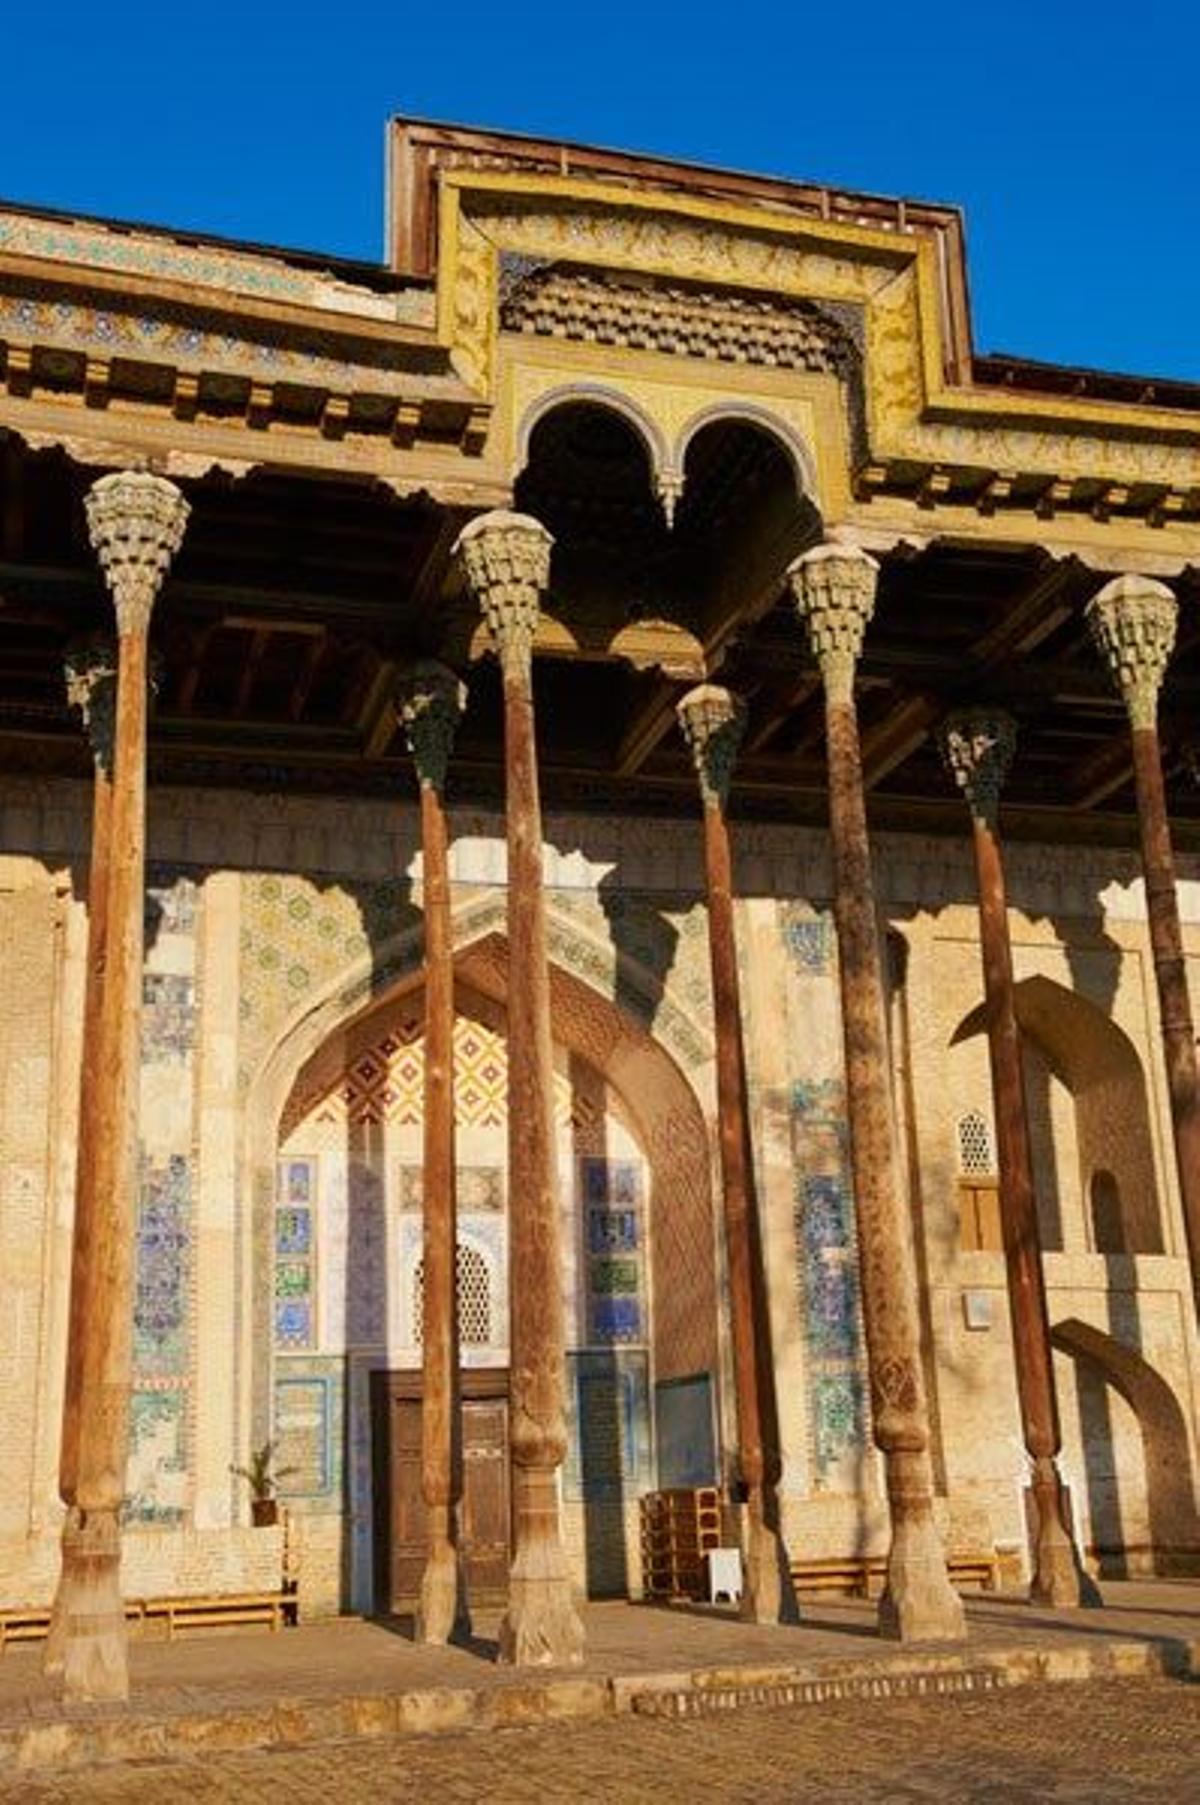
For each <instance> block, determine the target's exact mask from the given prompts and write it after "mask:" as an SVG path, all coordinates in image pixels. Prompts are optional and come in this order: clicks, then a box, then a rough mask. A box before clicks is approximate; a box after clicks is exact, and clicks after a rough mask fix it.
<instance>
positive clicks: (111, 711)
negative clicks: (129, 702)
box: [43, 634, 117, 1675]
mask: <svg viewBox="0 0 1200 1805" xmlns="http://www.w3.org/2000/svg"><path fill="white" fill-rule="evenodd" d="M64 674H65V677H66V685H67V700H68V702H69V703H70V705H71V707H72V708H77V709H78V710H79V713H80V715H81V716H82V718H83V726H84V731H85V733H86V734H87V736H88V740H89V742H90V744H91V748H92V761H93V767H94V775H93V780H92V844H91V857H90V859H89V862H88V895H87V918H88V937H87V964H86V968H85V969H86V974H87V976H86V983H85V987H84V997H83V1047H82V1057H81V1060H80V1072H79V1120H78V1131H77V1134H76V1149H75V1166H76V1183H77V1185H78V1174H79V1173H80V1172H81V1171H86V1170H88V1169H90V1167H91V1164H92V1159H93V1149H92V1145H91V1135H92V1133H93V1131H94V1129H95V1120H96V1118H95V1112H94V1111H93V1110H90V1109H89V1108H88V1103H87V1099H88V1097H89V1096H90V1095H91V1094H92V1093H93V1092H94V1090H95V1087H96V1085H97V1084H98V1083H101V1082H102V1081H103V1079H102V1074H101V1073H100V1072H98V1071H97V1069H96V1054H97V1051H98V1047H99V1035H98V1033H97V1025H98V1017H99V1007H98V1005H99V1000H100V986H99V984H98V982H97V981H96V977H95V974H96V973H99V972H103V970H104V966H105V963H106V959H105V945H106V928H105V923H106V917H107V906H108V894H107V891H108V848H109V831H110V815H111V812H112V757H113V729H114V726H115V723H116V701H117V645H116V640H115V639H113V638H112V637H111V636H110V635H101V634H97V635H95V636H94V637H93V638H91V639H88V640H82V641H79V642H77V643H76V644H74V645H71V646H69V647H68V648H67V655H66V660H65V665H64ZM91 1228H92V1224H91V1222H90V1221H89V1220H88V1214H87V1212H86V1211H83V1212H81V1211H80V1209H79V1207H78V1204H77V1205H76V1210H75V1221H74V1225H73V1233H72V1236H71V1304H70V1315H69V1320H68V1327H67V1366H66V1374H65V1378H64V1383H63V1415H62V1437H61V1441H60V1444H59V1460H58V1493H59V1497H60V1498H61V1499H62V1501H63V1503H64V1504H65V1505H66V1507H67V1509H68V1511H70V1510H71V1508H72V1506H73V1505H74V1504H75V1490H76V1483H77V1474H78V1470H79V1404H80V1383H81V1372H80V1361H81V1356H82V1347H83V1344H82V1338H81V1324H80V1321H79V1312H80V1310H81V1309H82V1307H83V1303H84V1300H85V1298H86V1296H87V1280H86V1274H87V1269H88V1267H89V1265H90V1263H91V1239H90V1237H91ZM65 1630H66V1624H65V1619H64V1615H63V1586H62V1574H61V1572H60V1574H59V1584H58V1589H57V1591H56V1592H55V1597H54V1605H53V1609H52V1611H51V1616H50V1628H49V1631H48V1633H47V1636H46V1644H45V1651H44V1661H43V1664H44V1667H45V1671H46V1673H47V1674H50V1675H59V1674H61V1672H62V1666H63V1638H64V1635H65Z"/></svg>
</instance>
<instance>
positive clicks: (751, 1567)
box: [739, 1499, 800, 1623]
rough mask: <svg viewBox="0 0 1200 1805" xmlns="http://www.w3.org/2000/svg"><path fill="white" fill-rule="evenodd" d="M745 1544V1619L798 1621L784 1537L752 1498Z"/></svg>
mask: <svg viewBox="0 0 1200 1805" xmlns="http://www.w3.org/2000/svg"><path fill="white" fill-rule="evenodd" d="M743 1543H744V1549H743V1565H744V1568H745V1571H744V1573H743V1575H742V1601H741V1609H740V1613H739V1614H740V1616H741V1618H742V1621H743V1622H744V1623H798V1622H799V1621H800V1612H799V1610H798V1609H797V1607H796V1592H795V1588H794V1587H793V1585H792V1574H791V1569H790V1567H789V1565H788V1558H787V1550H786V1548H785V1547H784V1545H783V1538H782V1536H781V1535H780V1534H779V1531H778V1530H777V1529H776V1528H775V1527H774V1526H773V1525H772V1524H771V1523H769V1522H768V1521H767V1520H766V1519H765V1517H764V1516H763V1514H762V1512H761V1510H760V1509H756V1508H755V1504H754V1501H753V1499H752V1500H751V1502H750V1504H749V1505H748V1506H747V1510H746V1519H745V1532H744V1536H743Z"/></svg>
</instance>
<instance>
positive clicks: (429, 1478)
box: [396, 660, 471, 1643]
mask: <svg viewBox="0 0 1200 1805" xmlns="http://www.w3.org/2000/svg"><path fill="white" fill-rule="evenodd" d="M465 702H466V689H465V688H464V686H463V685H462V684H461V683H460V682H459V680H458V678H457V677H456V676H455V675H454V672H453V671H450V670H447V669H446V666H445V665H443V664H436V663H433V662H432V661H430V660H424V661H422V662H421V663H419V664H416V665H413V666H412V667H411V668H410V669H409V670H407V671H406V672H404V673H403V674H402V676H401V679H400V684H399V687H398V690H397V696H396V703H397V712H398V714H399V716H400V720H401V723H402V725H403V727H404V731H405V735H406V737H407V740H408V747H409V751H410V752H411V753H412V756H413V763H414V764H415V766H416V769H417V780H418V783H419V785H420V792H421V849H422V887H421V889H422V907H423V910H424V915H425V1124H424V1170H423V1173H422V1183H421V1199H422V1207H423V1211H424V1217H423V1224H422V1228H423V1256H424V1265H423V1270H424V1275H425V1276H424V1300H423V1301H424V1309H423V1313H422V1321H423V1324H424V1329H423V1340H422V1353H421V1358H422V1369H423V1376H424V1386H423V1391H422V1397H421V1493H422V1496H423V1498H424V1500H425V1518H426V1523H427V1526H428V1536H429V1547H428V1552H427V1554H426V1558H425V1571H424V1573H423V1574H422V1576H421V1602H420V1608H419V1610H418V1613H417V1640H418V1641H420V1642H432V1643H443V1642H448V1641H449V1640H450V1639H451V1637H452V1636H462V1635H469V1634H470V1629H471V1619H470V1615H469V1612H468V1609H467V1592H466V1583H465V1577H464V1573H463V1566H462V1560H461V1556H460V1553H459V1509H460V1505H461V1502H462V1420H461V1404H460V1397H459V1377H458V1298H457V1252H458V1224H457V1204H456V1197H455V1157H454V950H453V941H452V936H451V928H450V866H449V857H448V853H447V835H446V813H445V807H444V804H443V796H444V793H445V782H446V766H447V763H448V761H449V757H450V750H451V747H452V745H453V743H454V730H455V728H456V727H457V725H458V720H459V716H460V715H461V714H462V711H463V707H464V704H465Z"/></svg>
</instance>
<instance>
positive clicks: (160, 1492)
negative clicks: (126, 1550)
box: [124, 1387, 188, 1529]
mask: <svg viewBox="0 0 1200 1805" xmlns="http://www.w3.org/2000/svg"><path fill="white" fill-rule="evenodd" d="M187 1406H188V1398H187V1393H186V1392H185V1391H183V1390H181V1389H178V1388H176V1389H173V1390H166V1389H159V1388H155V1389H149V1388H145V1389H143V1388H141V1387H138V1388H135V1390H134V1392H133V1395H132V1398H131V1400H130V1420H129V1466H128V1480H127V1487H128V1496H127V1499H126V1503H125V1510H124V1517H125V1520H126V1522H128V1523H134V1524H136V1525H137V1526H138V1527H139V1528H156V1529H174V1528H178V1526H179V1525H180V1524H181V1523H182V1522H183V1520H184V1516H185V1512H186V1506H187V1483H188V1459H187Z"/></svg>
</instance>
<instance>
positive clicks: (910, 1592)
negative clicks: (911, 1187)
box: [789, 545, 965, 1641]
mask: <svg viewBox="0 0 1200 1805" xmlns="http://www.w3.org/2000/svg"><path fill="white" fill-rule="evenodd" d="M789 575H790V577H791V581H792V587H793V590H794V593H795V598H796V605H797V610H798V612H799V615H800V619H801V621H802V623H803V625H804V627H805V629H806V631H807V634H808V639H809V644H810V646H811V648H812V651H813V655H814V657H815V658H816V661H817V663H818V665H819V666H820V670H821V677H822V680H823V682H824V685H825V723H826V735H827V753H828V760H829V828H830V839H831V842H832V852H833V882H834V896H833V906H834V917H835V920H836V923H837V935H838V969H839V978H840V983H841V1003H842V1035H843V1040H844V1045H845V1063H846V1113H847V1116H848V1120H849V1128H850V1153H851V1165H852V1168H853V1173H854V1196H855V1213H856V1219H857V1224H858V1259H859V1271H860V1275H861V1284H862V1301H863V1318H864V1323H865V1327H866V1337H867V1363H868V1368H869V1374H870V1388H871V1411H872V1417H873V1422H874V1434H875V1440H876V1443H877V1444H878V1446H879V1447H880V1449H881V1450H882V1452H883V1457H884V1464H885V1468H886V1474H887V1494H888V1505H889V1508H890V1512H891V1525H892V1541H891V1548H890V1550H889V1553H888V1568H887V1584H886V1587H885V1590H884V1594H883V1597H882V1599H881V1600H880V1605H879V1628H880V1631H881V1633H882V1634H883V1635H886V1636H894V1637H898V1638H900V1639H901V1640H903V1641H909V1640H914V1641H916V1640H940V1641H951V1640H956V1639H957V1638H959V1637H961V1636H962V1635H964V1634H965V1620H964V1615H963V1608H962V1601H961V1599H959V1597H958V1596H957V1594H956V1593H955V1592H954V1591H953V1589H952V1588H951V1585H950V1581H949V1577H948V1575H947V1572H946V1560H945V1552H944V1550H943V1547H942V1541H941V1536H940V1535H939V1533H938V1530H937V1526H936V1524H935V1523H934V1518H933V1468H932V1463H931V1461H930V1455H929V1406H928V1402H927V1400H926V1395H925V1383H924V1376H923V1374H922V1370H921V1347H920V1328H919V1318H918V1310H917V1276H916V1261H915V1256H914V1249H913V1238H912V1222H911V1220H910V1217H909V1212H908V1205H907V1202H906V1200H905V1197H904V1194H903V1189H902V1187H901V1184H900V1182H899V1174H898V1170H897V1161H896V1151H895V1145H894V1141H893V1124H892V1116H891V1102H890V1097H889V1092H888V1048H887V1030H886V1027H885V1016H884V991H883V978H882V973H881V968H880V958H879V942H878V936H877V931H876V919H875V896H874V886H873V884H872V880H871V854H870V846H869V844H868V840H867V817H866V802H865V798H864V794H863V781H862V760H861V754H860V750H859V738H858V717H857V713H856V711H855V703H854V672H855V667H856V665H857V663H858V657H859V653H860V652H861V650H862V642H863V636H864V634H865V632H866V628H867V622H868V621H869V620H870V618H871V615H872V613H873V611H874V607H875V584H876V579H877V576H878V566H877V565H876V563H875V560H874V559H873V558H871V557H868V555H867V554H866V553H865V552H862V551H859V550H857V549H856V548H851V547H843V546H838V545H825V546H818V547H816V548H815V549H814V550H812V551H810V552H805V553H804V555H803V556H802V557H800V558H798V559H797V560H796V562H795V563H794V564H793V565H792V567H791V570H790V572H789Z"/></svg>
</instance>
